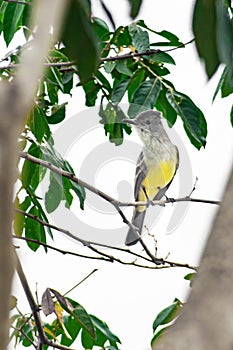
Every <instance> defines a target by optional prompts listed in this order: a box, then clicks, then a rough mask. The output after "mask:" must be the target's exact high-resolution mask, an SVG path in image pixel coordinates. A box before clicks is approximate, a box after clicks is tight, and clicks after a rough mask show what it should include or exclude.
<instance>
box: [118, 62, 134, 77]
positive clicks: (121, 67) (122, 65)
mask: <svg viewBox="0 0 233 350" xmlns="http://www.w3.org/2000/svg"><path fill="white" fill-rule="evenodd" d="M116 70H117V71H118V72H119V73H122V74H124V75H128V76H130V77H131V76H132V74H133V72H132V71H131V70H130V69H129V67H128V60H120V61H118V62H116Z"/></svg>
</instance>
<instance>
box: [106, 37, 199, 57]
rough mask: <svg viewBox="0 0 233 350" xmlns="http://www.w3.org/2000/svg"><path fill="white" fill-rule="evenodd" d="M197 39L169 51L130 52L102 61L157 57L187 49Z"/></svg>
mask: <svg viewBox="0 0 233 350" xmlns="http://www.w3.org/2000/svg"><path fill="white" fill-rule="evenodd" d="M194 40H195V39H191V40H189V41H188V42H187V43H185V44H181V45H179V46H176V47H173V48H171V49H167V50H146V51H144V52H130V53H127V54H124V55H118V56H113V57H106V58H101V59H100V61H101V62H107V61H119V60H124V59H133V58H135V57H142V56H151V55H156V54H158V53H161V52H165V53H166V52H170V51H174V50H177V49H180V48H183V47H185V46H186V45H188V44H191V43H192V42H194Z"/></svg>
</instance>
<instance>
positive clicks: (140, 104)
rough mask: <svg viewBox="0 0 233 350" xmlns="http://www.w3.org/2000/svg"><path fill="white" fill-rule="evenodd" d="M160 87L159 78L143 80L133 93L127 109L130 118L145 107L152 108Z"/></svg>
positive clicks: (145, 108)
mask: <svg viewBox="0 0 233 350" xmlns="http://www.w3.org/2000/svg"><path fill="white" fill-rule="evenodd" d="M160 89H161V82H160V80H159V79H157V78H156V79H150V80H146V81H145V82H143V83H142V84H141V85H140V86H139V88H138V89H137V91H136V92H135V94H134V97H133V100H132V103H131V105H130V107H129V110H128V115H129V116H130V118H133V117H135V116H136V115H137V114H138V113H140V112H142V111H145V110H147V109H153V107H154V105H155V103H156V100H157V98H158V96H159V92H160Z"/></svg>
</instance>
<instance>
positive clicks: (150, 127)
mask: <svg viewBox="0 0 233 350" xmlns="http://www.w3.org/2000/svg"><path fill="white" fill-rule="evenodd" d="M161 120H162V118H161V113H160V112H158V111H145V112H142V113H139V114H138V115H137V117H136V118H135V119H124V122H125V123H128V124H130V125H134V126H136V127H137V128H138V129H141V130H144V131H151V132H158V131H160V130H161V129H163V125H162V121H161Z"/></svg>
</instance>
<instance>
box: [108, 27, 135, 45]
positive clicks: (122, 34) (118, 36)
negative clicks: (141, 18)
mask: <svg viewBox="0 0 233 350" xmlns="http://www.w3.org/2000/svg"><path fill="white" fill-rule="evenodd" d="M111 44H113V45H116V46H117V47H121V46H123V47H128V46H129V45H132V38H131V35H130V34H129V29H128V27H123V26H120V27H119V28H117V30H116V31H115V33H114V34H113V37H112V40H111Z"/></svg>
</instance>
